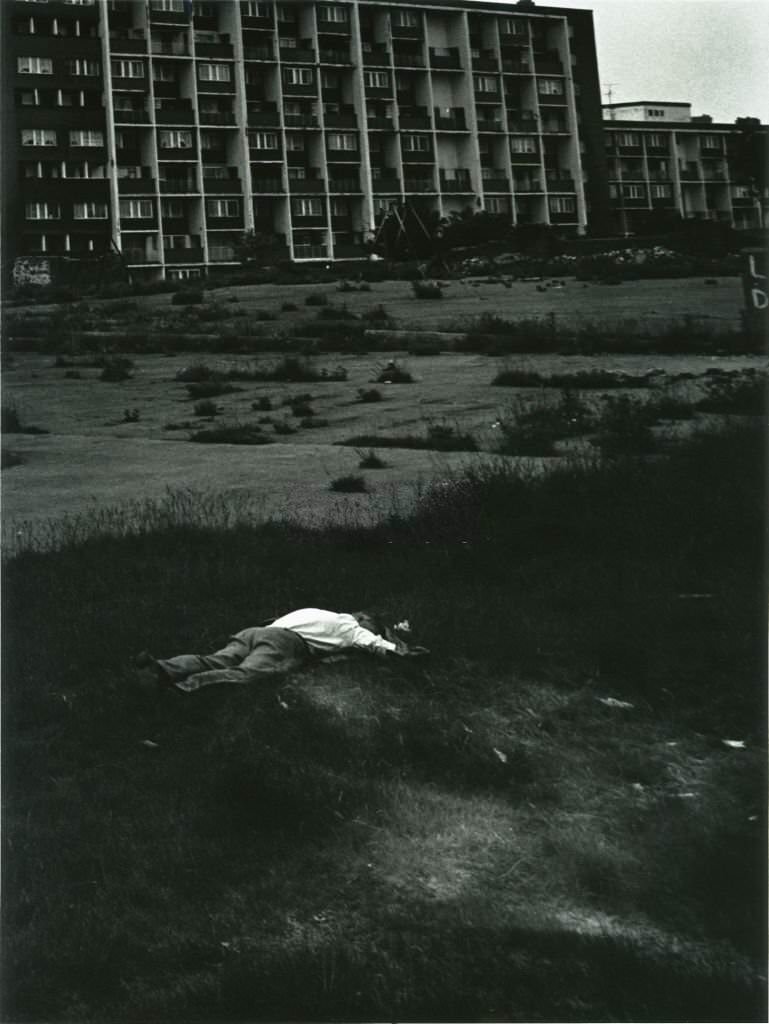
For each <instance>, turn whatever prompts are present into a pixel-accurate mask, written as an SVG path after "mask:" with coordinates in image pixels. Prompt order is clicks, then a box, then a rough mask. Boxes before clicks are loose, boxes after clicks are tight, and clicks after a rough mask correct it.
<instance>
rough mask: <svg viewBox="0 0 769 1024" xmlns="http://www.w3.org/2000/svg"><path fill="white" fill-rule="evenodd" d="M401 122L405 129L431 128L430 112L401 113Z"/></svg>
mask: <svg viewBox="0 0 769 1024" xmlns="http://www.w3.org/2000/svg"><path fill="white" fill-rule="evenodd" d="M399 124H400V126H401V128H403V129H406V130H408V129H414V128H416V129H419V130H424V129H429V128H430V127H431V125H430V117H429V115H428V114H408V115H407V114H403V113H402V114H401V116H400V121H399Z"/></svg>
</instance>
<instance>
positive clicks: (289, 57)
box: [280, 46, 315, 64]
mask: <svg viewBox="0 0 769 1024" xmlns="http://www.w3.org/2000/svg"><path fill="white" fill-rule="evenodd" d="M280 59H281V60H282V61H286V62H288V63H289V64H314V63H315V50H309V49H304V48H302V49H300V48H299V47H298V46H297V47H291V46H281V48H280Z"/></svg>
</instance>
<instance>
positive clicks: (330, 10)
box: [318, 4, 348, 25]
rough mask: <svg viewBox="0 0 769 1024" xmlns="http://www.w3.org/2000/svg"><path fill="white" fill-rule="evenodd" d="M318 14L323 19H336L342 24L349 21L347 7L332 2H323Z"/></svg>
mask: <svg viewBox="0 0 769 1024" xmlns="http://www.w3.org/2000/svg"><path fill="white" fill-rule="evenodd" d="M318 16H319V17H320V19H321V21H335V22H337V23H338V24H341V25H344V24H346V23H347V21H348V14H347V8H345V7H335V6H333V5H331V4H321V5H320V7H319V8H318Z"/></svg>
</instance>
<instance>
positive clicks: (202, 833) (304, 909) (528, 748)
mask: <svg viewBox="0 0 769 1024" xmlns="http://www.w3.org/2000/svg"><path fill="white" fill-rule="evenodd" d="M763 456H764V452H763V443H762V437H761V434H760V432H758V431H749V430H742V431H739V432H736V433H730V434H725V435H723V436H719V437H715V438H705V439H698V440H696V441H695V442H694V443H693V444H691V445H689V446H688V447H687V448H686V449H685V450H684V451H682V452H681V453H679V454H677V455H676V456H674V457H673V458H672V459H671V460H670V461H664V460H658V461H655V462H654V463H651V464H644V465H642V464H639V463H635V462H634V463H632V464H624V463H619V462H618V463H617V464H615V465H612V466H610V467H604V468H603V469H596V468H591V467H587V466H585V467H578V466H577V467H571V468H569V469H566V470H564V471H562V472H554V473H553V474H551V475H550V476H548V477H545V478H538V479H527V478H525V477H519V476H514V475H512V474H511V472H510V470H509V468H508V467H507V466H505V465H504V463H503V462H502V461H499V462H490V463H488V464H487V465H486V466H481V467H479V468H476V469H475V470H474V471H472V472H469V473H466V474H464V475H461V476H457V477H456V478H455V479H453V480H449V481H448V482H447V483H444V484H443V485H441V486H437V485H436V486H434V487H431V488H428V489H427V490H426V491H425V493H424V494H423V496H422V500H421V503H420V506H419V508H418V510H417V512H416V514H414V515H413V516H409V517H408V518H399V517H397V516H395V515H394V516H393V518H392V519H391V521H390V522H389V523H388V524H386V525H385V526H382V527H380V528H377V529H374V530H367V531H364V530H359V529H356V528H354V527H347V528H336V529H335V528H331V527H329V528H328V529H326V530H323V531H317V532H311V531H306V530H301V529H299V528H297V527H293V526H290V525H288V524H281V523H267V524H262V525H259V526H252V525H250V524H249V521H248V514H247V510H245V509H244V510H243V515H242V516H233V511H232V509H228V507H227V505H226V503H222V504H221V505H217V504H216V503H209V504H207V505H201V506H200V508H199V510H198V511H199V513H200V514H199V516H198V518H197V521H196V516H195V508H194V507H193V508H189V507H186V506H184V503H183V502H182V503H181V505H180V507H179V508H178V509H177V513H178V514H177V515H176V518H175V519H174V517H173V516H172V515H171V514H170V513H171V512H173V507H171V508H170V509H168V510H167V516H166V520H165V522H166V525H164V520H163V516H162V515H154V513H153V510H152V509H149V508H148V509H147V516H146V517H145V518H146V521H147V523H148V524H149V523H150V522H151V526H152V528H151V529H148V530H146V532H142V531H141V525H142V524H141V519H140V520H139V521H137V523H136V524H135V526H136V529H135V530H134V533H133V534H132V535H127V536H124V537H114V536H113V537H98V536H97V537H94V538H92V539H91V540H89V541H86V542H78V543H76V544H64V546H63V547H62V549H61V550H59V551H56V552H49V553H42V552H41V553H36V552H34V551H29V552H27V553H24V554H20V555H18V556H16V557H15V558H13V559H11V560H10V561H8V562H7V564H6V566H5V581H4V582H5V587H6V607H5V615H4V616H3V628H4V632H5V635H4V641H5V653H6V660H5V665H4V667H5V685H4V687H3V702H4V707H3V718H2V722H3V727H4V733H5V736H4V740H5V742H4V752H5V772H4V782H5V822H4V824H5V828H4V837H3V838H4V842H5V856H4V858H3V870H4V882H5V899H4V906H3V910H4V936H5V943H4V956H5V970H4V978H3V990H4V991H3V997H4V1018H5V1019H8V1020H27V1021H33V1020H34V1021H37V1020H48V1021H54V1020H56V1021H65V1020H75V1019H76V1020H78V1021H88V1020H94V1021H97V1020H105V1019H110V1020H121V1021H123V1020H125V1021H128V1020H131V1021H136V1020H146V1021H149V1020H157V1019H162V1020H179V1021H181V1020H184V1021H189V1020H212V1019H215V1020H275V1019H278V1020H286V1019H300V1020H301V1019H312V1020H338V1019H359V1020H365V1019H380V1020H381V1019H393V1018H395V1017H398V1018H406V1019H412V1020H476V1019H494V1020H574V1021H578V1020H584V1021H595V1020H601V1021H612V1020H670V1021H679V1020H680V1021H683V1020H734V1021H753V1020H761V1019H762V1014H763V1013H764V997H765V981H764V977H763V976H764V974H765V971H764V966H765V949H764V945H765V943H764V937H765V927H764V921H763V917H764V914H763V907H764V905H765V901H764V899H763V897H762V889H763V886H762V883H761V882H760V881H759V879H760V877H761V875H762V874H763V869H762V865H763V862H764V836H765V834H766V822H765V813H764V804H765V798H764V794H765V791H766V786H765V779H764V776H765V770H764V764H765V758H764V754H763V750H764V748H765V742H764V717H763V714H762V713H761V712H762V710H763V699H764V697H763V693H764V687H763V678H762V677H763V665H762V655H761V653H760V652H761V646H762V645H761V640H760V637H761V636H762V633H763V621H762V605H763V587H762V579H761V554H762V520H763V503H764V487H763V479H762V467H763V464H764V463H763ZM185 508H186V514H185ZM225 527H227V528H225ZM309 604H317V605H319V606H321V607H322V606H327V607H336V608H354V607H366V606H373V607H375V608H376V607H378V608H379V609H381V611H382V612H383V613H384V614H385V615H389V616H392V617H393V620H395V619H396V618H398V619H399V618H402V617H404V616H407V617H408V618H409V619H410V620H411V622H412V625H413V628H414V630H415V634H416V639H417V640H418V642H423V643H425V644H426V645H427V646H428V647H430V648H432V650H433V655H432V657H431V659H430V660H429V661H427V662H424V663H423V662H414V663H410V662H401V661H398V660H395V661H392V662H390V661H378V660H371V659H368V660H367V659H366V658H365V657H361V658H359V659H350V660H349V661H347V662H341V663H326V664H320V665H317V666H315V667H314V668H313V669H311V670H309V671H308V672H306V673H304V674H300V675H296V676H294V677H291V678H289V679H285V680H279V681H276V682H275V683H274V684H268V685H264V686H263V687H259V688H248V689H242V690H240V689H231V690H225V689H220V690H218V691H217V690H216V689H213V690H209V691H203V692H202V693H200V694H198V695H196V696H194V697H185V696H182V695H180V694H177V693H175V692H169V693H164V694H161V695H154V694H148V693H146V692H144V691H142V690H139V689H137V688H136V687H135V686H134V685H133V676H132V673H131V671H130V668H129V664H130V658H131V656H132V654H133V653H134V652H136V651H137V650H139V649H141V648H146V647H148V648H150V649H151V650H154V651H155V652H157V653H158V654H171V653H177V652H179V651H182V650H185V649H187V650H208V649H211V648H212V647H213V646H214V645H216V644H218V643H219V642H220V641H221V640H222V639H224V638H225V637H226V636H228V635H229V634H230V633H231V632H232V631H233V630H234V629H237V628H240V627H242V626H245V625H247V624H249V623H253V622H255V621H258V620H260V619H263V618H267V617H268V616H270V615H273V614H275V613H278V612H281V611H284V610H287V609H289V608H292V607H299V606H302V605H309ZM31 623H34V624H37V625H36V628H34V629H31V628H30V624H31ZM40 624H44V642H41V635H40V628H39V627H40ZM727 739H728V740H730V741H732V743H737V744H738V745H737V746H733V745H728V744H725V743H724V742H723V741H724V740H727Z"/></svg>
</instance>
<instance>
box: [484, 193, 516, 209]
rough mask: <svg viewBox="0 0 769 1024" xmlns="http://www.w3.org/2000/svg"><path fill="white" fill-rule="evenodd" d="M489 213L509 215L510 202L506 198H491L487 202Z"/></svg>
mask: <svg viewBox="0 0 769 1024" xmlns="http://www.w3.org/2000/svg"><path fill="white" fill-rule="evenodd" d="M486 212H487V213H509V212H510V200H509V199H506V198H505V197H504V196H490V197H489V198H488V199H487V200H486Z"/></svg>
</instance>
